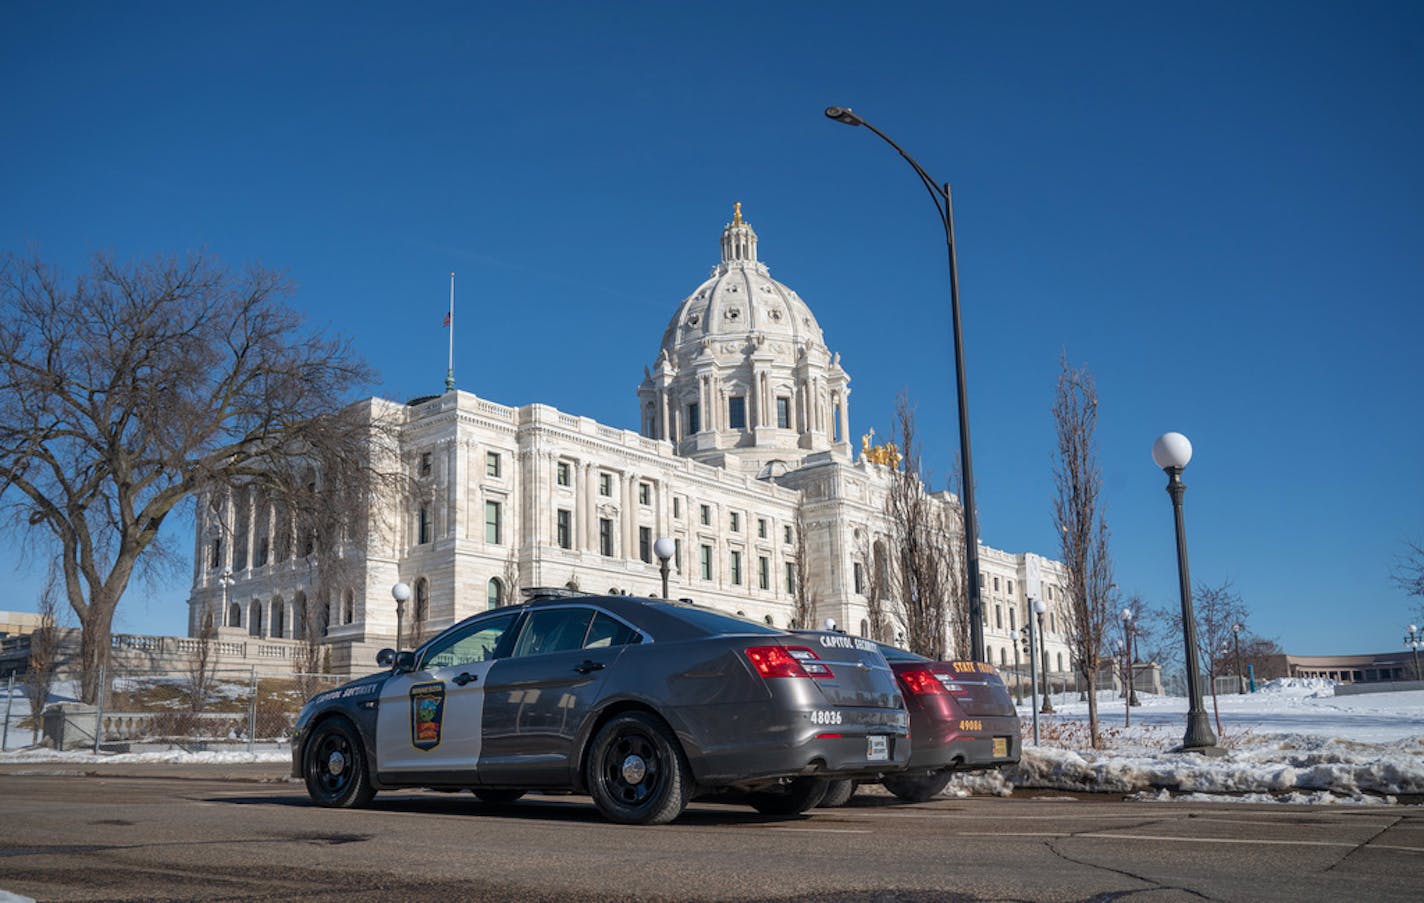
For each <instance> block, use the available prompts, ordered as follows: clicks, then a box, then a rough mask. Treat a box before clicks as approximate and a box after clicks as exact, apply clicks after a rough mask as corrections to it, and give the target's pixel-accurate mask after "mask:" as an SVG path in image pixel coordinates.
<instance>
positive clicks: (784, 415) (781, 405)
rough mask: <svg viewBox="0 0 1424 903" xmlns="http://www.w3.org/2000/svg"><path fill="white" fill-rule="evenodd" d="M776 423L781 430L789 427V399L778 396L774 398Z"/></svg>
mask: <svg viewBox="0 0 1424 903" xmlns="http://www.w3.org/2000/svg"><path fill="white" fill-rule="evenodd" d="M776 425H777V427H778V428H780V429H783V430H789V429H791V399H789V398H778V399H777V400H776Z"/></svg>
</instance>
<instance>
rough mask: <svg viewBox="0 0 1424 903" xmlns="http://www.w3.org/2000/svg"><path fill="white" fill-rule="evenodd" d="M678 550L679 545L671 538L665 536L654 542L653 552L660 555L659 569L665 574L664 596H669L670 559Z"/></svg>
mask: <svg viewBox="0 0 1424 903" xmlns="http://www.w3.org/2000/svg"><path fill="white" fill-rule="evenodd" d="M675 551H677V545H676V544H675V543H673V541H672V540H671V539H668V538H667V537H666V536H663V537H661V538H659V539H658V541H657V542H655V543H653V554H654V555H656V556H658V570H659V571H661V572H662V575H663V598H664V599H666V598H668V560H669V559H670V558H672V555H673V552H675Z"/></svg>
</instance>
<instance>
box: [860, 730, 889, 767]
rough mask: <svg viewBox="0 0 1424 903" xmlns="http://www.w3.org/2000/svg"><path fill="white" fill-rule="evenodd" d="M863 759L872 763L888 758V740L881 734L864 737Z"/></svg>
mask: <svg viewBox="0 0 1424 903" xmlns="http://www.w3.org/2000/svg"><path fill="white" fill-rule="evenodd" d="M865 757H866V758H867V759H869V760H870V761H872V762H882V761H884V760H886V759H888V758H890V738H889V737H886V736H884V735H883V734H871V735H870V736H869V737H866V738H865Z"/></svg>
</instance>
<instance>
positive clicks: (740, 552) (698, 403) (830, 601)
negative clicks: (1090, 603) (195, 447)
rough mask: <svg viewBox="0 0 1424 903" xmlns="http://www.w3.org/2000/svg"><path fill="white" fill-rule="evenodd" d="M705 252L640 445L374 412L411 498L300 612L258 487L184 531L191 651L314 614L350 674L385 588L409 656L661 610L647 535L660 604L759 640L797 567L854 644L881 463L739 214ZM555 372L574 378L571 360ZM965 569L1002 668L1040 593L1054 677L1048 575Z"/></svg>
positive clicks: (364, 661) (443, 403)
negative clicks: (588, 619) (531, 627)
mask: <svg viewBox="0 0 1424 903" xmlns="http://www.w3.org/2000/svg"><path fill="white" fill-rule="evenodd" d="M721 251H722V254H721V261H720V262H719V263H718V264H717V266H716V267H715V268H714V269H713V270H712V274H711V276H710V277H709V278H708V279H707V280H706V281H704V282H703V283H702V284H701V285H700V286H698V287H697V289H695V290H694V291H693V293H692V294H691V295H689V296H688V297H687V299H686V300H684V301H683V302H682V303H681V305H679V307H678V309H677V310H676V311H675V313H674V314H673V317H672V320H671V321H670V322H669V324H668V327H667V330H666V332H665V333H664V334H663V338H662V343H661V347H660V348H659V349H658V352H657V355H656V358H655V360H654V362H653V364H652V366H651V367H650V368H645V370H644V379H643V381H642V384H641V385H640V386H639V387H638V401H639V409H640V432H638V433H635V432H632V431H629V430H622V429H617V428H614V427H610V426H606V425H604V424H600V423H596V422H594V421H593V420H590V419H588V418H586V417H578V416H574V415H572V414H567V413H563V412H561V411H558V410H556V409H554V408H552V407H549V406H547V405H542V404H530V405H526V406H524V407H519V408H510V407H505V406H503V405H499V404H496V403H494V402H492V401H489V400H486V399H483V398H479V397H477V396H475V395H473V394H471V393H468V392H461V391H448V392H446V393H445V394H443V395H440V396H436V397H432V398H429V399H422V400H417V401H415V402H412V403H411V404H409V405H400V404H398V403H396V402H392V401H387V400H384V399H370V400H369V401H367V402H364V403H363V404H367V405H369V408H370V411H371V412H372V413H373V414H375V415H380V416H384V417H389V418H393V419H394V420H395V421H396V422H398V423H399V424H400V427H399V433H400V439H399V443H400V451H399V453H400V457H401V461H402V464H403V466H404V467H405V468H407V469H408V472H409V473H410V475H411V477H412V478H413V485H415V486H416V487H417V489H416V490H415V491H414V492H412V493H411V494H410V496H409V497H408V498H404V499H399V500H391V501H390V504H391V505H392V506H393V507H394V508H395V509H397V510H395V511H394V518H391V520H393V523H391V524H390V526H389V527H386V526H385V525H384V524H382V523H379V521H381V520H382V519H381V518H376V517H370V518H368V521H369V522H370V524H371V529H370V530H369V531H368V533H369V539H368V541H367V542H366V545H365V547H364V548H362V549H358V550H348V552H347V553H346V555H345V560H346V561H347V562H348V563H350V564H354V567H350V568H349V571H350V572H352V573H354V574H355V576H354V577H353V578H352V579H351V580H350V581H349V583H348V584H347V585H345V586H342V587H339V588H337V589H336V590H335V591H334V592H332V593H331V594H330V596H329V597H328V598H324V599H321V600H319V602H318V603H317V604H316V605H315V606H314V607H313V606H311V605H309V604H308V596H309V595H311V594H312V593H313V585H314V584H313V576H314V574H313V568H312V567H310V566H309V563H308V561H307V560H306V559H305V558H304V557H303V556H302V554H301V550H298V549H294V548H292V545H293V544H292V541H291V537H290V536H283V535H282V534H283V531H282V530H281V529H279V525H278V524H277V523H276V512H275V511H274V507H273V506H272V505H271V504H269V503H268V502H267V500H266V499H264V498H263V497H262V496H261V495H260V494H259V493H258V492H256V491H255V490H254V491H248V492H245V493H239V494H237V495H235V496H234V497H231V498H227V499H224V500H222V502H221V504H220V505H219V506H218V508H217V509H216V510H217V513H216V514H215V515H204V516H203V517H202V518H201V519H200V522H199V523H198V524H197V532H196V537H195V553H196V554H195V567H194V574H193V590H192V595H191V597H190V598H189V600H188V605H189V609H190V612H189V633H190V635H196V633H197V629H198V625H200V624H201V623H202V619H203V615H204V613H205V612H212V613H214V614H215V615H216V616H217V617H216V618H215V620H217V621H218V622H219V623H221V624H222V625H223V626H224V627H225V628H227V629H229V630H232V629H234V628H237V629H243V630H245V631H246V632H247V633H248V634H249V635H252V636H257V637H291V636H294V635H296V633H297V632H298V631H299V630H300V628H301V624H300V621H301V619H302V617H303V612H304V611H309V610H314V611H315V615H314V616H315V617H318V618H320V619H321V625H320V627H321V631H322V632H323V633H324V643H325V644H326V645H327V646H328V647H329V648H330V651H331V663H332V664H331V666H332V668H333V669H334V670H337V671H342V672H361V671H365V670H369V669H370V668H371V667H372V666H373V662H374V660H375V659H374V656H375V653H376V651H377V650H378V649H379V648H381V647H383V646H390V645H392V644H393V642H394V640H395V633H396V609H395V605H394V602H393V601H392V598H391V587H392V586H393V585H394V584H395V583H396V582H397V581H400V582H404V583H406V584H408V585H409V586H410V587H412V589H413V593H414V598H412V600H411V602H410V603H408V615H407V622H406V628H405V630H406V633H405V637H406V640H407V645H409V644H410V640H411V639H412V637H413V636H420V635H424V636H429V635H430V634H431V633H432V632H433V631H437V630H440V629H442V628H444V627H446V626H448V625H449V624H452V623H454V622H456V621H458V620H460V619H462V618H465V617H467V616H469V615H471V614H474V613H475V612H477V611H481V610H484V609H485V608H488V607H493V606H497V605H501V604H507V603H509V602H512V601H517V598H516V594H515V590H516V588H517V587H521V586H522V587H532V586H564V585H575V586H577V587H578V588H580V589H583V590H587V591H594V592H606V591H610V590H611V591H626V592H630V593H635V594H640V595H657V594H659V593H660V592H661V587H660V576H659V567H658V562H657V561H656V559H655V558H654V554H653V544H654V543H655V541H656V540H657V539H658V538H660V537H668V538H671V539H672V540H673V541H674V543H675V548H676V552H675V554H674V555H673V558H672V561H671V567H672V575H671V586H670V595H672V596H674V597H690V598H692V599H694V600H695V601H696V602H697V604H700V605H706V606H709V607H712V608H716V609H719V610H722V611H726V612H729V613H735V614H739V615H743V616H745V617H748V618H752V619H755V620H758V621H763V622H765V623H768V624H775V625H777V626H786V625H787V624H788V623H789V620H790V617H791V612H792V605H793V602H794V598H795V591H796V586H795V580H796V576H795V575H796V556H797V554H798V550H801V553H802V554H805V555H806V556H807V557H808V562H807V563H808V565H809V569H810V573H811V575H812V576H811V579H810V580H809V581H808V583H810V584H811V586H812V587H813V589H814V593H815V596H816V599H817V609H816V618H817V623H820V622H821V621H822V620H824V619H826V618H831V619H834V620H835V622H836V623H837V624H838V625H839V626H840V627H841V628H843V629H845V630H847V631H849V632H852V633H860V634H865V633H866V632H867V630H868V612H867V607H866V602H867V600H866V595H865V592H866V590H867V586H866V579H867V576H866V575H867V573H868V572H869V569H868V567H867V565H868V561H867V560H866V559H867V558H868V557H869V556H871V555H874V554H885V553H886V549H885V545H884V544H885V541H886V540H885V537H886V534H887V530H886V524H885V520H884V515H883V508H884V498H885V488H886V486H887V484H888V480H889V476H888V470H887V465H886V464H877V463H872V462H871V460H869V459H868V456H867V455H866V454H865V453H864V452H865V450H867V449H868V448H869V445H868V442H864V443H862V449H861V452H862V453H861V454H860V455H857V454H856V448H855V447H854V445H853V444H852V441H851V436H852V435H853V434H852V432H851V427H850V400H849V399H850V376H849V375H848V374H847V373H846V372H845V370H844V369H843V368H842V367H841V364H840V356H839V355H837V354H833V353H832V352H831V351H830V350H829V349H828V348H827V346H826V344H825V340H824V338H823V336H822V333H821V329H820V326H819V325H818V324H817V322H816V319H815V317H814V316H813V315H812V313H811V310H810V308H809V307H808V306H807V304H806V303H805V302H804V301H803V300H802V299H801V298H800V297H799V296H798V295H797V294H796V292H794V291H792V290H791V289H790V288H788V287H787V286H786V285H784V284H782V283H780V282H778V281H776V280H775V279H772V278H771V276H770V274H769V272H768V270H767V267H766V265H765V264H764V263H762V262H760V261H759V260H758V257H757V235H756V233H755V232H754V231H753V230H752V227H751V225H750V224H749V223H747V222H746V221H744V220H743V219H742V217H741V211H740V205H738V209H737V211H736V213H735V215H734V216H733V219H732V222H731V223H729V224H727V225H726V227H725V228H724V229H723V231H722V239H721ZM593 363H594V362H593V361H590V362H589V364H593ZM568 366H569V369H570V376H571V378H576V375H577V373H578V372H579V369H580V365H579V362H578V361H576V360H570V361H569V363H568ZM590 372H591V371H590ZM870 450H871V451H872V452H874V451H876V450H874V449H870ZM869 457H870V458H874V457H877V456H876V455H874V454H872V455H870V456H869ZM935 498H936V501H937V503H938V504H942V505H950V504H954V502H955V500H954V497H953V496H952V495H950V494H949V493H940V494H938V495H937V496H936V497H935ZM798 508H799V509H800V513H801V517H802V518H803V520H804V523H805V530H806V535H805V536H804V537H801V536H797V535H796V528H795V524H796V519H797V513H798ZM203 510H205V511H207V510H209V508H208V507H207V506H204V507H203ZM373 513H374V512H373ZM387 513H390V512H387ZM225 568H231V570H232V572H233V578H234V580H233V582H232V584H231V586H230V587H227V588H224V587H223V586H222V583H221V581H220V580H219V577H220V575H221V574H222V572H223V571H224V569H225ZM980 568H981V571H982V580H983V602H984V605H983V611H984V628H985V629H984V635H985V644H986V651H987V653H988V656H989V657H990V658H991V659H992V660H993V661H994V662H995V663H996V664H1000V665H1006V666H1012V665H1013V664H1014V661H1015V657H1014V654H1013V648H1012V644H1011V641H1010V637H1009V635H1010V631H1012V630H1014V629H1015V628H1022V627H1023V626H1024V619H1025V617H1026V612H1027V610H1028V608H1027V606H1028V600H1029V598H1030V597H1037V596H1040V595H1041V596H1042V597H1043V598H1044V600H1045V601H1046V602H1047V603H1048V605H1049V612H1048V615H1047V618H1046V622H1045V623H1046V626H1047V642H1048V660H1049V670H1050V671H1052V672H1055V673H1058V672H1065V671H1067V670H1068V669H1069V668H1070V667H1071V665H1070V661H1069V654H1068V647H1067V646H1066V645H1065V642H1064V638H1063V634H1062V630H1061V627H1062V624H1061V623H1060V621H1059V606H1060V605H1061V604H1062V603H1063V602H1064V601H1065V595H1064V590H1063V585H1064V582H1065V581H1064V578H1063V573H1062V569H1061V567H1060V566H1059V565H1058V563H1057V562H1054V561H1052V560H1050V559H1047V558H1045V557H1042V556H1039V555H1035V554H1033V553H1011V552H1004V551H999V550H997V549H992V548H988V547H983V546H981V550H980ZM959 653H960V654H962V655H967V654H968V650H959Z"/></svg>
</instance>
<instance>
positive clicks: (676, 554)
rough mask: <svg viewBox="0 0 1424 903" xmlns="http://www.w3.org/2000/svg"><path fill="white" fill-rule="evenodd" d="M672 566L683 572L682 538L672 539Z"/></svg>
mask: <svg viewBox="0 0 1424 903" xmlns="http://www.w3.org/2000/svg"><path fill="white" fill-rule="evenodd" d="M672 568H673V570H675V571H677V572H678V573H679V574H681V573H682V540H681V539H674V540H673V541H672Z"/></svg>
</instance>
